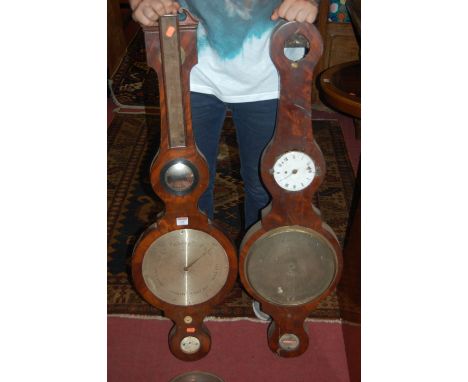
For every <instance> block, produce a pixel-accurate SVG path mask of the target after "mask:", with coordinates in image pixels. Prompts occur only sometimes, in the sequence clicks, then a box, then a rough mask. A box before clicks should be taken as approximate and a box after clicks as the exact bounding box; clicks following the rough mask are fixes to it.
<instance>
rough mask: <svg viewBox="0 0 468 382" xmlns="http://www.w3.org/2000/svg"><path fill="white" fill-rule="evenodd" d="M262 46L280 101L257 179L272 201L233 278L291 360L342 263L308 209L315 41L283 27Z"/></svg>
mask: <svg viewBox="0 0 468 382" xmlns="http://www.w3.org/2000/svg"><path fill="white" fill-rule="evenodd" d="M270 44H271V45H270V56H271V59H272V61H273V63H274V64H275V66H276V68H277V70H278V73H279V76H280V99H279V104H278V114H277V121H276V130H275V134H274V136H273V139H272V140H271V142H270V143H269V145H268V146H267V148H266V149H265V151H264V153H263V156H262V162H261V173H262V180H263V182H264V184H265V187H266V188H267V189H268V190H269V192H270V194H271V196H272V200H271V203H270V204H269V205H268V206H267V207H266V208H265V209H264V210H263V211H262V219H261V221H259V222H258V223H257V224H255V225H254V226H253V227H252V228H251V229H250V230H249V231H248V232H247V234H246V236H245V237H244V240H243V242H242V244H241V250H240V257H239V273H240V277H241V281H242V283H243V285H244V287H245V288H246V290H247V292H248V293H249V294H250V295H251V296H252V297H253V298H254V299H255V300H257V301H259V302H260V304H261V306H262V310H263V311H265V312H266V313H268V314H269V315H270V316H271V317H272V322H271V324H270V326H269V328H268V345H269V347H270V349H271V350H272V351H273V352H275V353H277V354H278V355H280V356H283V357H293V356H298V355H300V354H302V353H303V352H304V351H305V350H306V349H307V346H308V343H309V338H308V335H307V333H306V331H305V329H304V320H305V319H306V317H307V316H308V314H309V313H310V312H311V311H312V310H313V309H314V308H315V307H316V306H317V305H318V303H319V301H321V300H322V299H323V298H325V297H326V296H327V295H328V294H329V293H330V292H331V291H332V290H333V289H334V287H335V286H336V284H337V282H338V280H339V277H340V273H341V268H342V257H341V250H340V246H339V243H338V240H337V238H336V236H335V234H334V233H333V231H332V230H331V228H330V227H329V226H328V225H326V224H325V223H324V222H322V220H321V217H320V212H319V211H318V209H317V208H315V207H314V206H313V205H312V197H313V194H314V193H315V192H316V191H317V189H318V187H319V186H320V184H321V183H322V181H323V179H324V176H325V161H324V158H323V154H322V153H321V151H320V148H319V146H318V145H317V143H316V141H315V140H314V136H313V130H312V121H311V90H312V76H313V68H314V66H315V64H316V63H317V61H318V60H319V58H320V56H321V54H322V49H323V47H322V40H321V37H320V35H319V33H318V31H317V29H316V28H315V27H314V26H312V25H310V24H307V23H298V22H285V23H282V24H280V25H278V26H277V27H276V29H275V30H274V32H273V34H272V36H271V42H270ZM290 47H293V48H294V47H296V49H295V50H296V51H297V50H298V49H299V48H298V47H302V52H303V57H302V58H298V59H293V58H288V57H290V56H289V55H288V56H286V54H287V52H288V50H290V49H289V48H290Z"/></svg>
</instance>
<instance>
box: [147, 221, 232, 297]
mask: <svg viewBox="0 0 468 382" xmlns="http://www.w3.org/2000/svg"><path fill="white" fill-rule="evenodd" d="M142 273H143V279H144V281H145V284H146V286H147V287H148V289H149V290H150V291H151V292H152V293H153V294H154V295H155V296H156V297H157V298H159V299H160V300H162V301H165V302H167V303H169V304H173V305H182V306H188V305H196V304H201V303H203V302H205V301H207V300H209V299H211V298H213V297H214V296H215V295H216V294H217V293H218V292H219V291H220V290H221V289H222V288H223V287H224V285H225V283H226V281H227V278H228V274H229V259H228V256H227V254H226V251H225V249H224V247H223V246H222V245H221V244H220V243H219V242H218V241H217V240H216V239H215V238H214V237H213V236H211V235H209V234H207V233H206V232H203V231H200V230H196V229H181V230H176V231H171V232H169V233H166V234H164V235H162V236H161V237H159V238H158V239H156V240H155V241H154V242H153V243H152V244H151V245H150V247H149V248H148V250H147V251H146V253H145V255H144V258H143V263H142Z"/></svg>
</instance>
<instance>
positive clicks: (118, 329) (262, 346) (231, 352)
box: [107, 317, 360, 382]
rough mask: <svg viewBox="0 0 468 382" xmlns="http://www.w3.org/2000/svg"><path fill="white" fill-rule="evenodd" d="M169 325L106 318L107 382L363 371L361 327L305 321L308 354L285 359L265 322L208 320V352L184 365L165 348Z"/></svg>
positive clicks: (312, 376) (297, 381) (336, 378)
mask: <svg viewBox="0 0 468 382" xmlns="http://www.w3.org/2000/svg"><path fill="white" fill-rule="evenodd" d="M171 325H172V324H171V322H170V321H168V320H156V319H134V318H119V317H108V336H107V337H108V357H107V358H108V382H150V381H151V382H168V381H169V380H170V379H171V378H173V377H174V376H176V375H179V374H181V373H184V372H187V371H192V370H200V371H206V372H210V373H213V374H216V375H218V376H219V377H221V378H223V379H224V381H225V382H256V381H261V382H263V381H268V382H286V381H287V382H309V381H310V382H312V381H313V382H348V381H351V382H355V381H358V380H359V370H355V369H351V378H350V372H349V370H348V362H350V363H351V364H352V367H354V368H359V352H360V349H359V336H360V327H359V326H355V325H347V324H345V325H341V324H339V323H325V322H307V324H306V325H307V326H308V331H309V336H310V345H309V348H308V349H307V351H306V353H304V354H303V355H302V356H300V357H298V358H291V359H284V358H280V357H277V356H275V355H274V354H273V353H272V352H271V351H270V350H269V348H268V346H267V343H266V328H267V325H266V323H263V322H252V321H247V320H242V321H231V322H227V321H223V322H219V321H216V322H215V321H208V322H207V326H208V328H209V329H210V332H211V335H212V341H213V342H212V348H211V351H210V353H209V354H208V355H207V356H206V357H205V358H203V359H202V360H200V361H196V362H183V361H179V360H178V359H176V358H175V357H174V356H173V355H172V354H171V353H170V352H169V349H168V347H167V346H166V344H167V334H168V331H169V329H170V327H171ZM343 335H344V338H343ZM345 345H346V346H345ZM345 348H346V350H347V352H348V354H346V353H345ZM353 350H354V351H353ZM347 357H348V359H347ZM353 357H356V358H355V359H352V358H353ZM350 358H351V359H350Z"/></svg>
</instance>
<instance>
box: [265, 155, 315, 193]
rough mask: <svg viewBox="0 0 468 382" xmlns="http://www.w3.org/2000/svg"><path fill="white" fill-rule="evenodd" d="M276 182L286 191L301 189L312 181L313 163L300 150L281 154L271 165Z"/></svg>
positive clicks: (313, 174)
mask: <svg viewBox="0 0 468 382" xmlns="http://www.w3.org/2000/svg"><path fill="white" fill-rule="evenodd" d="M272 171H273V177H274V178H275V181H276V183H277V184H278V185H279V186H280V187H281V188H283V189H284V190H287V191H301V190H303V189H304V188H306V187H307V186H308V185H309V184H311V183H312V180H313V179H314V177H315V172H316V169H315V164H314V161H313V160H312V158H311V157H310V156H308V155H307V154H305V153H303V152H301V151H288V152H286V153H284V154H282V155H281V156H280V157H279V158H278V159H277V160H276V162H275V164H274V166H273V170H272Z"/></svg>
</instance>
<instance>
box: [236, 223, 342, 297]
mask: <svg viewBox="0 0 468 382" xmlns="http://www.w3.org/2000/svg"><path fill="white" fill-rule="evenodd" d="M336 273H337V256H336V253H335V250H334V248H333V247H332V246H331V244H330V243H329V242H328V240H327V239H325V237H323V236H322V235H320V234H319V233H318V232H316V231H313V230H311V229H308V228H305V227H299V226H286V227H279V228H276V229H274V230H271V231H269V232H267V233H265V234H264V235H263V236H261V237H260V238H259V239H258V240H257V241H256V242H255V243H254V244H253V245H252V247H251V248H250V250H249V252H248V254H247V258H246V262H245V274H246V276H247V279H248V281H249V284H250V285H251V287H252V288H253V289H254V290H255V292H257V293H258V294H259V295H260V296H261V297H263V298H264V299H265V300H267V301H268V302H270V303H272V304H275V305H282V306H296V305H301V304H306V303H308V302H310V301H313V300H314V299H316V298H318V297H320V296H321V295H322V294H323V293H324V292H325V291H326V290H327V289H328V288H329V286H330V285H331V284H332V282H333V280H334V279H335V276H336Z"/></svg>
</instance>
